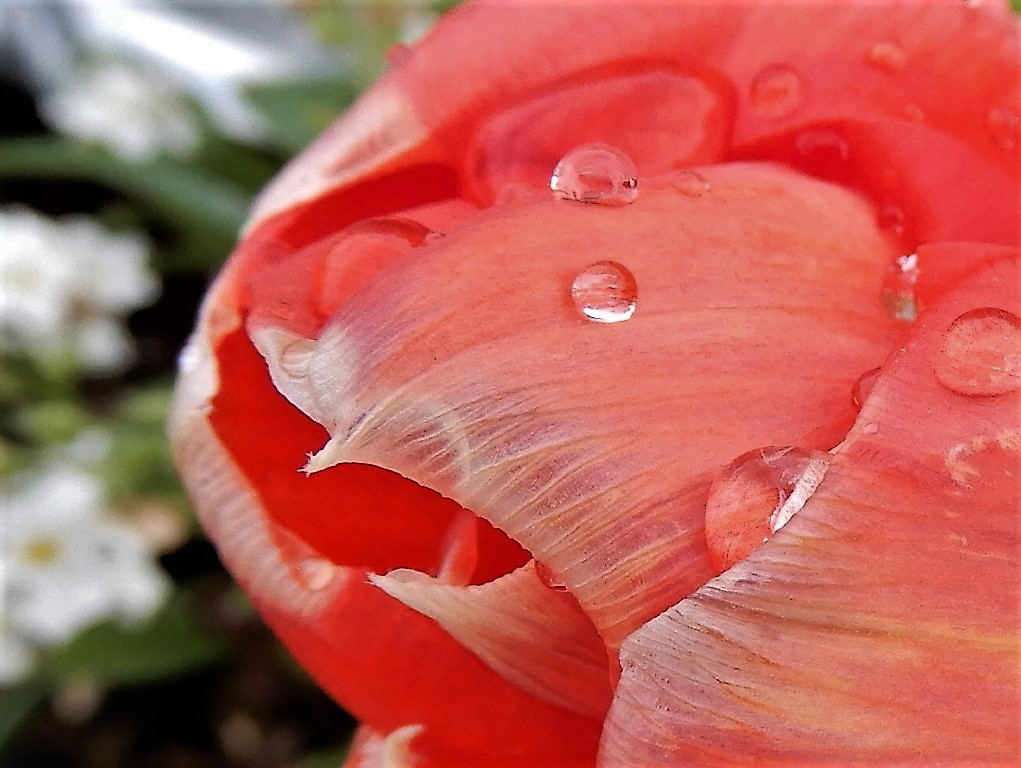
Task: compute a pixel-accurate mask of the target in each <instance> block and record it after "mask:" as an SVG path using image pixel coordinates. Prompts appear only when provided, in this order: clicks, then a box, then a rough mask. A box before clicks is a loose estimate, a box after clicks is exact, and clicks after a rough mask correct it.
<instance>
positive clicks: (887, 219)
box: [876, 205, 904, 237]
mask: <svg viewBox="0 0 1021 768" xmlns="http://www.w3.org/2000/svg"><path fill="white" fill-rule="evenodd" d="M876 226H878V227H879V228H880V229H882V230H884V231H885V232H889V233H890V234H891V235H893V236H894V237H900V236H901V235H903V234H904V211H902V210H901V209H900V208H899V207H898V206H896V205H884V206H883V207H882V208H880V209H879V210H878V211H877V212H876Z"/></svg>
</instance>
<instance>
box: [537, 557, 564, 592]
mask: <svg viewBox="0 0 1021 768" xmlns="http://www.w3.org/2000/svg"><path fill="white" fill-rule="evenodd" d="M535 575H536V576H538V577H539V581H541V582H542V583H543V585H544V586H546V587H549V588H550V589H552V590H555V591H557V592H566V591H567V585H565V584H564V583H563V582H562V581H560V580H559V579H557V577H556V576H554V575H553V571H551V570H550V569H549V566H548V565H546V564H545V563H542V562H540V561H538V560H536V561H535Z"/></svg>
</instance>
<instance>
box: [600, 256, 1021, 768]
mask: <svg viewBox="0 0 1021 768" xmlns="http://www.w3.org/2000/svg"><path fill="white" fill-rule="evenodd" d="M1017 285H1018V273H1017V268H1016V265H1015V264H1014V263H1013V262H999V263H998V264H997V265H995V266H994V267H991V268H989V269H987V270H985V271H983V272H981V273H980V274H978V275H976V276H975V277H974V278H972V279H970V280H969V281H968V282H967V283H966V284H964V285H962V286H961V287H960V288H959V289H957V290H955V291H953V292H951V293H950V294H948V295H947V296H946V298H945V299H944V300H943V301H942V302H941V303H940V304H939V305H937V306H936V307H934V308H933V309H932V311H931V312H930V313H927V314H925V315H923V316H922V317H921V318H920V319H919V321H918V323H917V325H916V327H915V328H914V329H913V331H912V334H911V337H910V339H909V341H908V343H907V345H906V346H904V347H903V349H901V350H900V351H899V352H898V353H896V354H895V355H894V357H893V358H892V359H891V361H890V362H889V363H888V364H887V366H886V367H885V368H884V370H883V372H882V373H881V374H880V376H879V378H878V380H877V381H876V384H875V386H874V388H873V389H872V391H871V393H870V394H869V396H868V399H867V400H866V402H865V405H864V407H863V409H862V412H861V415H860V416H859V419H858V421H857V423H856V425H855V427H854V429H853V430H852V431H851V433H850V434H849V435H848V437H847V440H846V441H845V442H844V443H843V444H842V445H841V446H840V447H839V448H838V449H837V450H836V451H835V452H834V457H833V461H832V464H831V466H830V468H829V471H828V473H827V474H826V476H825V479H824V480H823V481H822V483H821V485H820V486H819V487H818V489H817V490H816V492H815V494H814V495H813V496H812V497H811V498H810V500H809V501H808V503H807V504H806V505H805V506H804V508H803V509H802V510H801V511H800V512H798V513H797V514H796V515H795V516H794V518H793V519H792V520H791V522H790V523H788V525H787V526H786V527H785V528H783V529H782V530H781V531H779V532H778V533H777V534H776V535H775V536H774V538H773V539H772V540H771V541H770V542H769V543H768V544H765V545H763V547H762V548H761V549H759V550H758V551H757V552H756V553H755V554H753V555H752V556H751V557H749V558H748V559H747V560H744V561H743V562H741V563H739V564H738V565H736V566H735V567H734V568H732V569H731V570H729V571H727V572H725V573H723V574H722V575H721V576H719V577H718V578H716V579H714V580H712V581H711V582H709V583H708V584H706V585H705V587H703V588H702V589H700V590H699V591H698V592H696V593H695V594H694V595H692V596H691V597H689V598H688V599H686V600H683V601H681V602H680V603H679V604H678V605H677V606H675V607H674V608H672V609H670V610H669V611H667V612H666V613H664V614H663V615H662V616H660V617H658V618H656V619H655V620H653V621H651V622H649V623H648V624H647V625H646V626H644V627H642V628H641V629H640V630H639V631H637V632H636V633H635V634H634V635H632V637H631V638H629V639H628V641H627V642H626V643H625V644H624V646H623V647H622V649H621V661H622V664H623V667H624V672H623V676H622V678H621V682H620V685H619V687H618V689H617V694H616V699H615V701H614V704H613V707H612V708H611V712H610V716H609V718H608V721H607V726H606V730H605V734H604V741H603V751H602V763H601V764H602V765H605V766H622V767H623V766H627V767H630V766H634V765H659V764H662V763H664V762H668V763H670V764H681V763H684V764H696V765H719V764H729V763H727V758H736V757H737V756H738V755H739V756H740V757H741V759H743V760H751V759H754V760H755V761H756V765H773V764H776V765H789V764H791V761H794V764H802V763H804V762H808V763H810V764H812V765H815V764H818V763H819V762H823V761H830V760H838V761H855V760H859V761H869V762H872V763H873V764H874V763H875V761H880V762H883V764H887V761H907V760H912V761H917V760H921V761H923V762H925V763H927V764H929V763H937V762H938V763H939V764H946V763H945V761H950V762H952V763H953V764H955V765H956V764H969V765H970V764H977V763H979V762H983V761H1002V762H1003V763H1004V764H1006V763H1008V762H1011V761H1013V760H1015V759H1016V757H1017V755H1018V749H1019V747H1021V741H1019V733H1018V719H1017V713H1018V706H1019V703H1021V701H1019V687H1018V662H1019V655H1018V638H1017V616H1018V543H1019V542H1018V528H1017V519H1018V500H1019V499H1018V494H1019V487H1021V486H1019V478H1021V474H1019V460H1021V430H1019V418H1018V414H1019V410H1018V409H1019V399H1021V398H1019V391H1018V389H1017V383H1015V384H1014V386H1015V390H1014V391H1013V392H1006V393H1002V394H998V395H995V396H980V395H978V394H975V393H972V394H961V393H960V392H957V391H953V390H950V389H948V388H947V387H946V386H944V385H943V384H941V383H940V382H939V381H938V380H937V376H936V375H934V365H935V366H936V368H937V370H938V365H939V363H938V360H939V355H940V354H941V349H942V344H943V339H944V337H945V335H946V333H947V332H948V330H949V329H950V328H951V327H952V326H953V324H954V320H955V318H957V317H958V316H960V315H962V313H965V312H968V311H969V310H972V309H975V308H982V307H996V308H1001V309H1009V310H1011V311H1013V312H1017V311H1018V294H1017V289H1016V286H1017ZM1008 344H1010V345H1013V346H1012V347H1010V348H1009V349H1008V348H1001V352H1002V353H1003V354H1004V355H1005V356H1006V359H1008V360H1010V359H1013V360H1014V363H1013V364H1014V365H1015V366H1016V365H1017V364H1018V363H1017V357H1018V356H1019V355H1021V327H1019V328H1018V329H1017V333H1016V334H1014V335H1012V336H1011V338H1010V339H1009V340H1008ZM1011 356H1013V357H1011ZM692 761H694V762H692ZM957 761H961V762H957Z"/></svg>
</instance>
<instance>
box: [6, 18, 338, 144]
mask: <svg viewBox="0 0 1021 768" xmlns="http://www.w3.org/2000/svg"><path fill="white" fill-rule="evenodd" d="M96 56H105V57H109V56H114V57H120V58H125V59H127V60H134V61H137V62H138V63H140V64H141V65H143V66H144V67H146V68H147V69H149V70H150V71H156V72H159V73H160V75H161V76H163V77H165V78H166V79H167V80H168V81H169V82H171V83H173V84H174V85H175V87H177V88H179V89H180V90H182V91H184V92H186V93H188V94H190V95H191V96H192V97H194V98H195V99H196V100H198V101H199V102H201V103H202V105H203V107H204V108H205V109H206V110H207V111H208V112H209V114H210V116H211V117H212V119H213V121H214V122H215V123H216V125H217V127H218V128H219V129H220V130H221V131H223V132H224V133H226V134H227V135H230V136H235V137H237V138H239V139H243V140H250V141H251V140H259V139H260V138H262V137H263V135H264V133H265V131H264V128H263V124H262V122H261V120H260V118H259V115H258V113H257V112H256V111H255V110H254V109H253V108H252V107H251V106H250V105H249V104H248V102H247V101H246V99H245V97H244V94H243V90H244V88H245V87H246V86H248V85H253V84H259V83H262V84H265V83H278V82H286V81H289V80H298V79H305V78H313V77H328V76H334V75H337V74H338V73H340V72H341V71H343V69H344V67H345V63H344V61H343V60H342V57H341V55H340V54H339V53H338V52H337V51H334V50H331V49H329V48H327V47H325V46H324V45H322V44H321V43H320V42H319V41H318V40H317V39H316V37H315V35H314V34H313V33H312V31H311V30H310V29H308V27H307V26H306V24H305V23H304V22H303V20H302V18H301V16H300V15H299V14H297V13H295V12H294V11H293V10H292V9H290V8H288V7H287V4H286V3H282V2H279V0H264V1H263V2H242V3H239V2H231V3H220V2H209V0H190V1H188V0H67V1H65V2H59V1H57V0H54V1H53V2H36V1H35V0H0V68H2V66H3V64H4V60H5V59H6V60H7V62H6V63H7V65H8V68H13V69H14V70H15V72H16V74H17V75H18V76H19V77H20V78H21V79H22V80H23V81H24V82H26V83H27V84H29V86H30V87H31V88H33V90H35V91H36V92H37V93H39V94H40V95H41V96H44V97H45V96H46V95H47V94H51V93H59V92H62V91H66V90H67V88H68V87H69V86H68V84H69V83H70V82H72V81H73V80H74V79H75V78H76V70H77V69H78V68H79V67H80V66H81V64H82V62H83V60H87V59H88V58H90V57H96Z"/></svg>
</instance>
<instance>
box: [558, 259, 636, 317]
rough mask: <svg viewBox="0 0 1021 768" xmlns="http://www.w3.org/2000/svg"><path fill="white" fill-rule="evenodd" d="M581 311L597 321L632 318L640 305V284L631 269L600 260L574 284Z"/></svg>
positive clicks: (576, 300) (574, 294)
mask: <svg viewBox="0 0 1021 768" xmlns="http://www.w3.org/2000/svg"><path fill="white" fill-rule="evenodd" d="M571 299H572V300H573V301H574V306H575V307H576V308H577V310H578V311H579V312H580V313H581V314H582V315H583V316H584V317H586V318H588V319H589V320H592V321H594V322H597V323H619V322H621V321H622V320H628V319H629V318H630V317H631V315H633V314H634V313H635V308H636V307H637V306H638V283H637V282H636V281H635V277H634V275H632V274H631V270H629V269H628V268H627V267H625V266H624V265H623V264H618V263H617V262H616V261H597V262H595V263H594V264H590V265H589V266H587V267H585V269H583V270H582V271H581V272H579V273H578V274H577V275H576V276H575V278H574V281H573V282H572V283H571Z"/></svg>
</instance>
